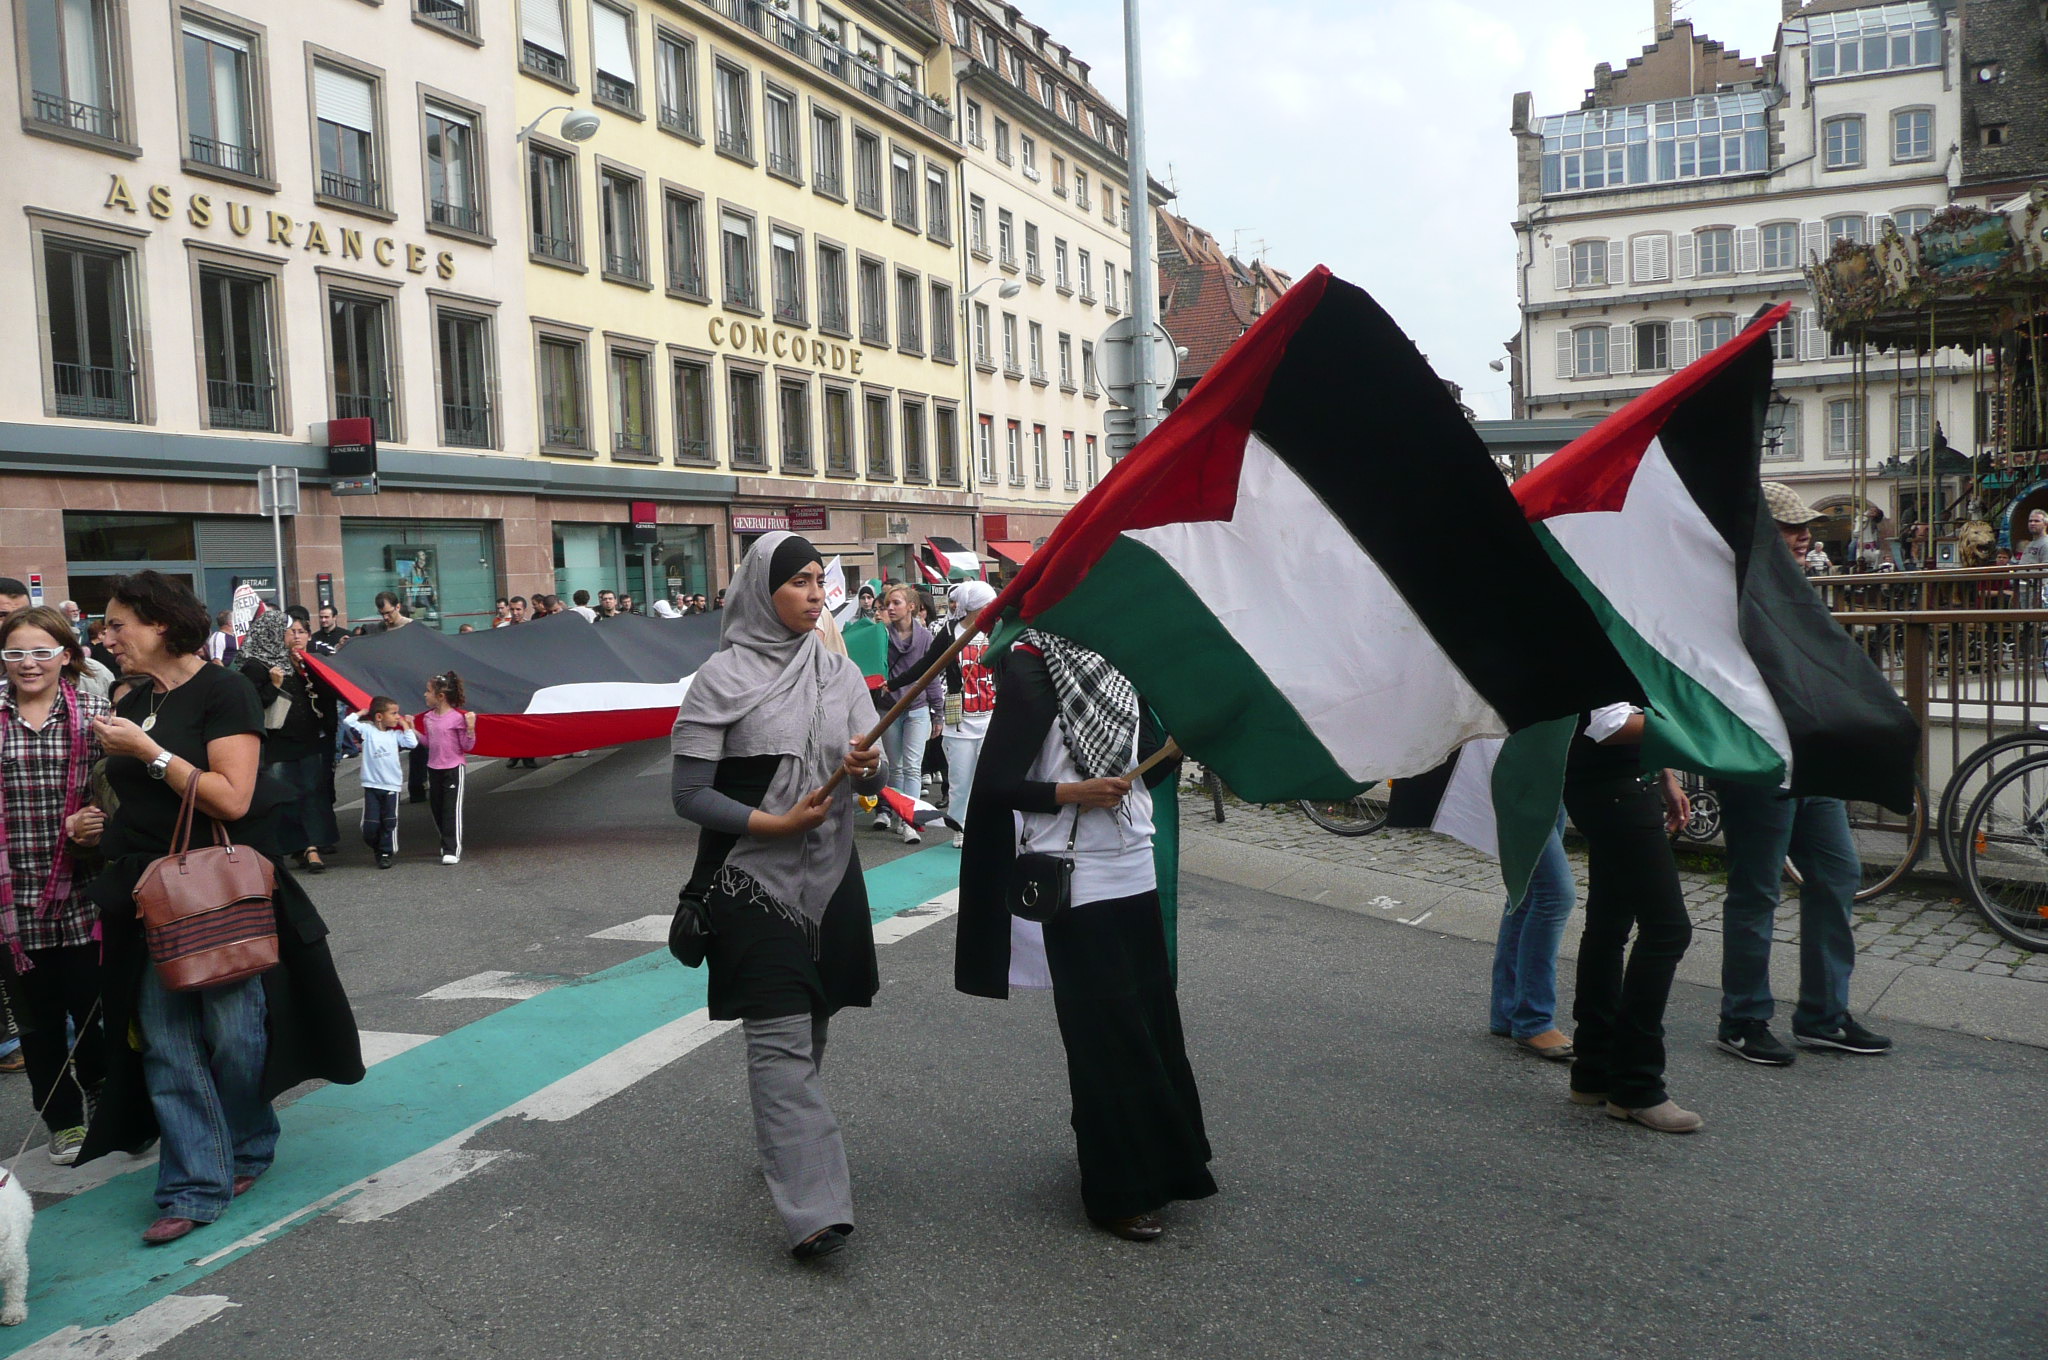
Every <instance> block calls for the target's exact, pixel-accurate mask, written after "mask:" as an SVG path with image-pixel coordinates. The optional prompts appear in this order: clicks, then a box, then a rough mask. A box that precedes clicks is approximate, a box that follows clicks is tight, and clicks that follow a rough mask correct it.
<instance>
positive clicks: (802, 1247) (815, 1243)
mask: <svg viewBox="0 0 2048 1360" xmlns="http://www.w3.org/2000/svg"><path fill="white" fill-rule="evenodd" d="M845 1245H846V1234H845V1233H843V1232H841V1231H839V1229H837V1228H827V1229H825V1231H823V1232H821V1233H815V1234H813V1235H812V1236H810V1237H806V1238H805V1239H804V1240H803V1241H801V1242H799V1243H797V1244H796V1245H795V1246H793V1247H791V1248H790V1249H789V1254H790V1255H791V1256H794V1257H796V1259H797V1260H799V1261H815V1260H817V1259H818V1258H819V1257H821V1256H830V1255H831V1254H832V1253H833V1252H835V1251H838V1250H839V1249H840V1248H842V1247H844V1246H845Z"/></svg>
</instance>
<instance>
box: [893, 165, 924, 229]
mask: <svg viewBox="0 0 2048 1360" xmlns="http://www.w3.org/2000/svg"><path fill="white" fill-rule="evenodd" d="M917 194H918V187H917V157H915V156H913V155H911V154H910V153H909V152H908V151H900V150H895V149H893V148H892V149H891V150H890V153H889V197H890V199H891V200H892V202H893V205H894V207H895V213H896V225H897V226H899V227H905V228H908V229H909V230H911V231H916V230H917Z"/></svg>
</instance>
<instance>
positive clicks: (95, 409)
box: [50, 364, 135, 420]
mask: <svg viewBox="0 0 2048 1360" xmlns="http://www.w3.org/2000/svg"><path fill="white" fill-rule="evenodd" d="M50 378H51V385H52V387H53V388H54V389H55V394H56V398H57V402H56V405H57V414H58V415H60V416H85V417H87V418H88V419H91V420H133V419H135V370H134V369H132V368H95V367H93V366H91V365H88V364H51V365H50Z"/></svg>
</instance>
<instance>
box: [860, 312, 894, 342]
mask: <svg viewBox="0 0 2048 1360" xmlns="http://www.w3.org/2000/svg"><path fill="white" fill-rule="evenodd" d="M860 342H861V343H862V344H864V345H886V344H888V343H889V323H888V322H886V321H883V320H881V319H879V318H877V317H872V316H864V317H862V318H861V319H860Z"/></svg>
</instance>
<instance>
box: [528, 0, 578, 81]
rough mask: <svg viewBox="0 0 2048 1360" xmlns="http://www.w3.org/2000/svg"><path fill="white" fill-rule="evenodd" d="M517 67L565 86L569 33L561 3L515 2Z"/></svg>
mask: <svg viewBox="0 0 2048 1360" xmlns="http://www.w3.org/2000/svg"><path fill="white" fill-rule="evenodd" d="M519 64H520V66H522V67H524V68H525V69H526V70H528V71H530V72H532V73H533V74H535V75H537V76H545V77H546V78H547V79H549V80H552V81H556V82H558V83H564V84H566V83H567V82H568V79H569V32H568V24H567V23H566V22H565V21H564V19H563V17H562V0H519Z"/></svg>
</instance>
